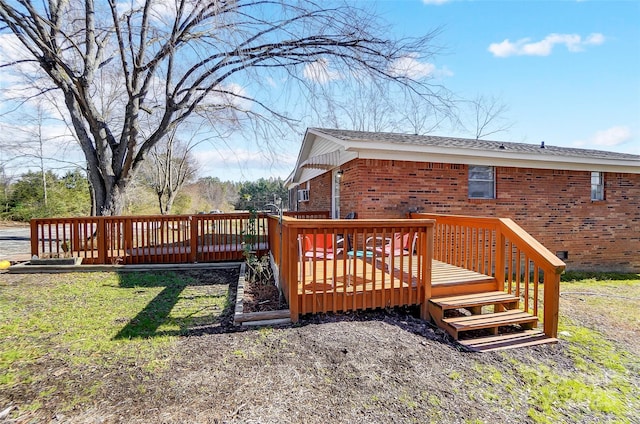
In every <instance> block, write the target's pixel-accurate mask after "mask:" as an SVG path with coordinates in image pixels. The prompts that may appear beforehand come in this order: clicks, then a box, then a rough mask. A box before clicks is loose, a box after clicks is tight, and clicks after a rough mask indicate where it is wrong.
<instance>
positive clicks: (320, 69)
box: [303, 59, 341, 84]
mask: <svg viewBox="0 0 640 424" xmlns="http://www.w3.org/2000/svg"><path fill="white" fill-rule="evenodd" d="M303 75H304V77H305V78H306V79H308V80H309V81H315V82H317V83H320V84H326V83H328V82H330V81H334V80H338V79H340V78H341V77H340V74H339V73H338V72H336V71H333V70H331V69H329V61H328V60H326V59H318V60H316V61H315V62H312V63H308V64H306V65H305V66H304V70H303Z"/></svg>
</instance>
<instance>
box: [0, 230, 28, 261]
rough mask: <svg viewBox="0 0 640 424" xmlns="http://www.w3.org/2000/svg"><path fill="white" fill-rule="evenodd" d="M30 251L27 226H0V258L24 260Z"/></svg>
mask: <svg viewBox="0 0 640 424" xmlns="http://www.w3.org/2000/svg"><path fill="white" fill-rule="evenodd" d="M30 251H31V248H30V243H29V227H2V228H0V260H5V259H6V260H10V261H26V260H28V259H29V256H30V255H29V252H30Z"/></svg>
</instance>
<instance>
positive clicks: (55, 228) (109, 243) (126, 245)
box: [31, 212, 269, 264]
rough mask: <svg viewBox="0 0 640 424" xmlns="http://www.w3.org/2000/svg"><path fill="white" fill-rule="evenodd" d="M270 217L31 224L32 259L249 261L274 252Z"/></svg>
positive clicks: (91, 219)
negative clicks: (249, 253)
mask: <svg viewBox="0 0 640 424" xmlns="http://www.w3.org/2000/svg"><path fill="white" fill-rule="evenodd" d="M267 231H268V227H267V214H266V213H257V214H250V213H247V212H244V213H243V212H240V213H227V214H198V215H151V216H112V217H81V218H44V219H32V220H31V255H32V256H33V255H35V256H38V257H41V258H42V257H81V258H83V263H85V264H118V263H122V264H139V263H189V262H191V263H194V262H213V261H231V260H234V261H236V260H243V259H244V257H243V248H244V246H246V245H247V244H248V246H249V249H250V250H253V251H255V252H257V253H258V254H260V255H262V254H264V253H266V252H267V251H268V249H269V246H268V237H267Z"/></svg>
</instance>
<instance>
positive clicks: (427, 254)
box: [420, 221, 435, 321]
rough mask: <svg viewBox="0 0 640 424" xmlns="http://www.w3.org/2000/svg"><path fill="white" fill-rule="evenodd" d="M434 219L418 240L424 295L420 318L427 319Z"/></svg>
mask: <svg viewBox="0 0 640 424" xmlns="http://www.w3.org/2000/svg"><path fill="white" fill-rule="evenodd" d="M434 227H435V221H433V222H432V223H431V224H429V225H428V226H427V227H426V231H425V235H424V236H423V237H422V240H420V250H421V251H422V252H423V254H422V278H423V286H424V287H423V290H424V297H423V298H422V299H421V305H420V318H422V319H423V320H425V321H427V320H430V319H431V314H429V300H430V299H431V271H432V265H433V246H434V242H433V238H434V236H435V234H434Z"/></svg>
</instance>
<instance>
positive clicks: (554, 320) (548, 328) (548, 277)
mask: <svg viewBox="0 0 640 424" xmlns="http://www.w3.org/2000/svg"><path fill="white" fill-rule="evenodd" d="M554 271H555V270H545V273H544V306H543V307H544V334H546V335H547V336H548V337H557V336H558V311H559V309H560V308H559V306H560V305H559V302H560V274H559V273H557V272H554Z"/></svg>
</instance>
